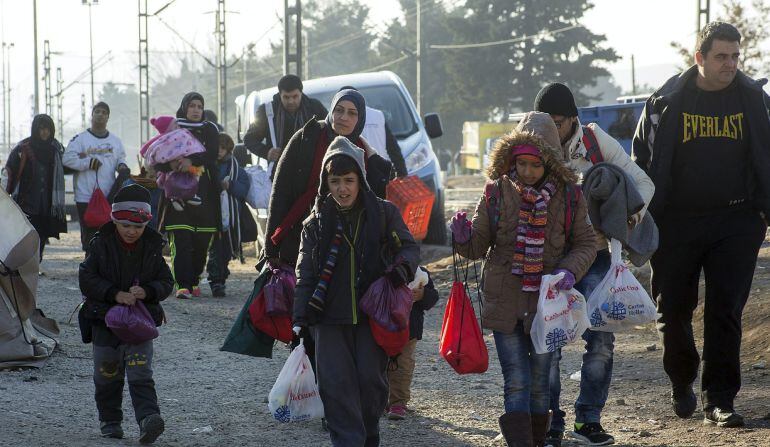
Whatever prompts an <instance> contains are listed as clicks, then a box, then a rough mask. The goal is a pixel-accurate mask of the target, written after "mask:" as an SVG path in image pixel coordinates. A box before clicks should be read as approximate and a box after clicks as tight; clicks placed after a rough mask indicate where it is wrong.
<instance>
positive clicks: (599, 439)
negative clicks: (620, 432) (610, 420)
mask: <svg viewBox="0 0 770 447" xmlns="http://www.w3.org/2000/svg"><path fill="white" fill-rule="evenodd" d="M570 436H572V437H573V438H575V439H577V440H578V441H582V442H583V443H585V444H587V445H610V444H614V443H615V438H613V437H612V435H610V434H609V433H607V432H606V431H604V429H603V428H602V424H600V423H598V422H588V423H586V424H579V423H575V431H573V432H571V433H570Z"/></svg>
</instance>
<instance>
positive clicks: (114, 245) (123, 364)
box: [79, 184, 174, 444]
mask: <svg viewBox="0 0 770 447" xmlns="http://www.w3.org/2000/svg"><path fill="white" fill-rule="evenodd" d="M151 218H152V215H151V214H150V193H149V191H147V190H146V189H145V188H143V187H142V186H139V185H136V184H134V185H129V186H126V187H124V188H122V189H121V190H120V191H119V192H118V193H117V194H116V196H115V203H114V204H113V205H112V222H108V223H106V224H104V225H103V226H102V227H101V228H100V229H99V232H98V233H96V235H95V236H94V238H93V239H92V240H91V243H90V247H89V252H88V257H87V258H86V260H85V262H83V263H82V264H80V272H79V279H80V290H81V292H82V293H83V295H84V296H85V303H84V305H83V307H82V309H81V311H80V315H79V317H80V318H79V320H80V330H81V334H82V336H83V341H84V342H86V343H90V342H93V345H94V354H93V355H94V385H95V387H96V392H95V399H96V407H97V409H98V411H99V421H101V434H102V436H103V437H108V438H122V437H123V429H122V427H121V421H122V420H123V412H122V410H121V402H122V400H123V383H124V377H128V389H129V392H130V393H131V403H132V404H133V407H134V414H135V416H136V421H137V423H139V428H140V437H139V442H141V443H142V444H149V443H152V442H154V441H155V439H157V438H158V436H160V434H161V433H163V430H164V422H163V418H161V416H160V409H159V408H158V397H157V395H156V394H155V382H154V381H153V378H152V357H153V346H152V340H148V341H145V342H143V343H139V344H129V343H126V342H124V341H122V340H121V339H120V338H118V337H117V336H116V335H115V334H114V333H113V332H112V331H111V330H110V329H109V328H108V327H107V325H106V323H105V321H104V318H105V315H106V314H107V311H109V310H110V308H112V307H113V306H117V305H124V306H134V305H135V304H136V303H137V300H140V301H141V302H142V303H144V306H145V307H146V308H147V310H148V311H149V313H150V315H151V316H152V318H153V320H154V321H155V325H156V326H160V325H161V323H162V322H163V308H162V307H161V305H160V301H162V300H164V299H166V297H167V296H168V295H169V294H170V293H171V291H172V289H173V284H174V279H173V277H172V276H171V271H170V270H169V268H168V265H166V261H165V260H164V259H163V254H162V250H163V246H164V245H165V241H164V240H163V238H162V237H161V235H160V234H159V233H158V232H156V231H155V230H153V229H151V228H147V223H148V222H149V221H150V219H151Z"/></svg>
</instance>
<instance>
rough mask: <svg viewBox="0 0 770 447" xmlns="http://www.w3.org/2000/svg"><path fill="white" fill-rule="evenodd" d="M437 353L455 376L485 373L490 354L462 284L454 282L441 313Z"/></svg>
mask: <svg viewBox="0 0 770 447" xmlns="http://www.w3.org/2000/svg"><path fill="white" fill-rule="evenodd" d="M439 354H441V357H444V359H445V360H446V361H447V363H449V365H450V366H451V367H452V368H454V370H455V371H457V373H458V374H472V373H483V372H486V370H487V368H488V367H489V353H488V352H487V345H486V343H484V337H483V335H482V334H481V328H480V327H479V323H478V321H477V320H476V313H475V312H474V311H473V305H472V304H471V299H470V297H468V293H467V291H466V288H465V284H463V283H461V282H459V281H455V282H454V283H453V284H452V292H451V293H450V294H449V300H448V301H447V304H446V310H445V311H444V322H443V324H442V325H441V339H440V340H439Z"/></svg>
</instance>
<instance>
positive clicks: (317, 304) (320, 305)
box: [308, 217, 343, 312]
mask: <svg viewBox="0 0 770 447" xmlns="http://www.w3.org/2000/svg"><path fill="white" fill-rule="evenodd" d="M342 231H343V230H342V219H341V218H339V217H338V218H337V228H336V229H335V231H334V237H333V238H332V241H331V245H330V246H329V255H328V256H327V258H326V263H325V264H324V268H323V270H321V275H320V278H319V279H318V285H317V286H316V288H315V291H313V296H311V297H310V300H309V301H308V305H310V306H313V307H314V308H315V309H317V310H318V311H319V312H323V311H324V302H325V301H326V289H327V288H328V287H329V281H331V279H332V274H333V273H334V266H335V265H336V264H337V253H339V251H340V245H342Z"/></svg>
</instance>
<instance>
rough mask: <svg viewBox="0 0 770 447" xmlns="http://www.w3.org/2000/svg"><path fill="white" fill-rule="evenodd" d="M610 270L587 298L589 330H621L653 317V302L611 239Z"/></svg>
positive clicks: (616, 242)
mask: <svg viewBox="0 0 770 447" xmlns="http://www.w3.org/2000/svg"><path fill="white" fill-rule="evenodd" d="M610 253H611V255H612V264H611V265H610V270H609V271H608V272H607V274H606V275H605V276H604V279H602V282H600V283H599V285H598V286H596V289H594V291H593V292H591V296H590V297H588V315H590V320H591V330H594V331H603V332H620V331H624V330H628V329H633V328H634V326H638V325H640V324H645V323H649V322H650V321H654V320H655V316H656V312H657V311H656V310H655V303H654V302H653V301H652V299H651V298H650V295H648V294H647V291H646V290H644V287H642V285H641V284H639V281H637V280H636V278H635V277H634V274H633V273H631V271H630V270H628V267H626V264H625V263H624V262H623V259H622V258H621V253H622V245H621V243H620V241H618V240H615V239H612V240H611V241H610Z"/></svg>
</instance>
